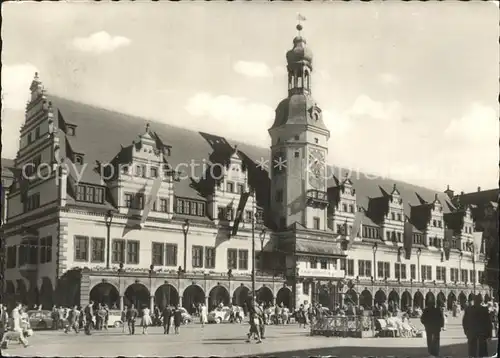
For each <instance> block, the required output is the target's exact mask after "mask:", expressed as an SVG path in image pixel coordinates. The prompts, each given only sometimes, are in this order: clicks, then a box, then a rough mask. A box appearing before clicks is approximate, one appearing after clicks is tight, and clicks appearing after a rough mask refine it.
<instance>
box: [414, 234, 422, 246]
mask: <svg viewBox="0 0 500 358" xmlns="http://www.w3.org/2000/svg"><path fill="white" fill-rule="evenodd" d="M412 236H413V243H414V244H418V245H424V235H423V234H418V233H414V234H413V235H412Z"/></svg>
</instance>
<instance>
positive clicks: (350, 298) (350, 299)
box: [344, 288, 359, 306]
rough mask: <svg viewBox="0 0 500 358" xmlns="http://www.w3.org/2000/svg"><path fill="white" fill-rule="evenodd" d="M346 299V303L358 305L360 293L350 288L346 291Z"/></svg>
mask: <svg viewBox="0 0 500 358" xmlns="http://www.w3.org/2000/svg"><path fill="white" fill-rule="evenodd" d="M344 297H345V299H344V302H345V303H346V304H351V305H353V306H357V305H358V303H359V302H358V294H357V293H356V291H354V290H353V289H352V288H351V289H349V290H348V291H347V292H346V293H345V296H344Z"/></svg>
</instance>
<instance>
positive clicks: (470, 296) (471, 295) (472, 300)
mask: <svg viewBox="0 0 500 358" xmlns="http://www.w3.org/2000/svg"><path fill="white" fill-rule="evenodd" d="M468 301H469V302H474V294H473V293H469V300H468Z"/></svg>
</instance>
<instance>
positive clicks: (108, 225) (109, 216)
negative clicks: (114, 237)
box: [104, 210, 113, 270]
mask: <svg viewBox="0 0 500 358" xmlns="http://www.w3.org/2000/svg"><path fill="white" fill-rule="evenodd" d="M104 220H105V222H106V229H107V236H106V269H108V270H109V260H110V252H111V223H112V222H113V211H111V210H108V211H107V212H106V215H105V216H104Z"/></svg>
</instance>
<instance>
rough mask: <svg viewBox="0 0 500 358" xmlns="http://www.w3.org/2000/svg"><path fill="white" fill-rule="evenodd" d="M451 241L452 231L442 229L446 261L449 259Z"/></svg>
mask: <svg viewBox="0 0 500 358" xmlns="http://www.w3.org/2000/svg"><path fill="white" fill-rule="evenodd" d="M452 239H453V230H452V229H448V228H446V227H445V229H444V240H443V251H444V257H445V259H446V261H448V260H449V259H450V250H451V240H452Z"/></svg>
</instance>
